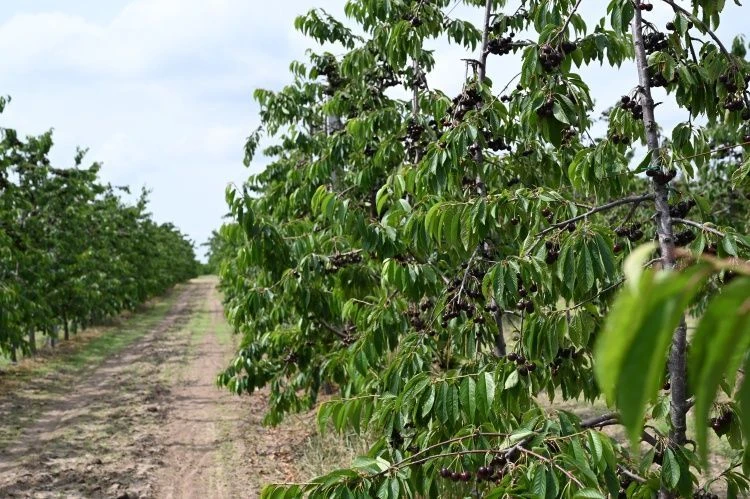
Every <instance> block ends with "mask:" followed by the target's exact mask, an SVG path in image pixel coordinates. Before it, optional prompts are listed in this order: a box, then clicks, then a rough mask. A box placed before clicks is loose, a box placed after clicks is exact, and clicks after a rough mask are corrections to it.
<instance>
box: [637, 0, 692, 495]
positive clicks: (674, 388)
mask: <svg viewBox="0 0 750 499" xmlns="http://www.w3.org/2000/svg"><path fill="white" fill-rule="evenodd" d="M642 26H643V19H642V17H641V11H640V10H639V9H638V8H636V9H635V15H634V16H633V23H632V31H633V41H634V44H635V59H636V63H637V66H638V79H639V83H640V88H639V91H640V99H641V101H640V102H641V107H642V109H643V124H644V126H645V128H646V141H647V144H648V149H649V151H650V152H651V153H652V155H651V167H652V168H653V169H658V172H659V173H661V172H662V165H661V160H660V156H659V135H658V129H657V125H656V119H655V118H654V100H653V98H652V96H651V85H650V83H649V77H648V76H649V75H648V59H647V57H646V48H645V44H644V41H643V30H642ZM667 185H668V181H667V182H665V181H664V180H663V179H661V178H659V177H658V176H655V177H654V178H653V182H652V186H653V192H654V201H655V205H656V214H657V217H656V231H657V234H658V237H659V248H660V250H661V260H662V266H663V267H664V268H665V269H673V268H674V267H675V244H674V236H673V233H672V217H671V216H670V214H669V202H668V187H667ZM645 299H648V298H645ZM686 348H687V328H686V326H685V319H684V317H683V318H682V320H681V321H680V325H679V326H678V327H677V329H676V330H675V332H674V336H673V338H672V347H671V351H670V355H669V378H670V384H671V388H670V393H671V400H670V419H671V422H672V428H671V430H670V432H669V443H670V445H676V446H681V445H684V444H685V442H686V441H687V438H686V435H685V432H686V429H687V424H686V415H687V411H688V408H689V407H688V400H687V368H686V361H685V351H686ZM659 496H660V497H662V498H668V497H672V494H670V493H669V492H668V491H666V490H665V489H662V490H661V491H660V493H659Z"/></svg>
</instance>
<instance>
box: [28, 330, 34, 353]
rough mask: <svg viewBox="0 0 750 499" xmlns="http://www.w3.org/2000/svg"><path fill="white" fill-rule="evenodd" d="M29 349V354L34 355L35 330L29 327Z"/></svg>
mask: <svg viewBox="0 0 750 499" xmlns="http://www.w3.org/2000/svg"><path fill="white" fill-rule="evenodd" d="M29 351H30V352H31V355H36V330H35V329H34V328H31V329H29Z"/></svg>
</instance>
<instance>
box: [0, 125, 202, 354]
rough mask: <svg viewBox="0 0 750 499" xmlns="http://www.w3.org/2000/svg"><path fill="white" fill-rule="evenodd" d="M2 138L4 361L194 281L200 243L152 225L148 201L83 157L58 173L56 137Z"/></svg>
mask: <svg viewBox="0 0 750 499" xmlns="http://www.w3.org/2000/svg"><path fill="white" fill-rule="evenodd" d="M0 138H1V139H2V140H1V141H0V352H4V353H8V354H10V355H11V356H12V357H14V358H15V356H16V350H18V349H21V350H22V351H23V352H24V353H29V352H31V351H33V350H34V349H35V348H36V340H35V338H36V334H37V333H38V332H41V333H43V334H45V335H48V336H49V337H50V339H51V340H52V341H54V340H56V339H57V337H58V331H59V330H60V329H61V328H62V330H63V331H64V335H65V338H66V339H67V337H68V336H69V334H70V329H71V327H72V329H73V331H76V330H77V329H78V328H79V327H85V326H87V325H89V324H91V323H93V322H96V321H100V320H102V319H105V318H107V317H110V316H113V315H116V314H118V313H119V312H121V311H123V310H132V309H134V308H135V307H136V306H137V305H139V304H141V303H143V302H144V301H146V300H147V299H149V298H151V297H153V296H155V295H159V294H161V293H164V292H165V291H166V290H167V289H169V288H170V287H171V286H173V285H174V284H175V283H177V282H181V281H184V280H186V279H189V278H191V277H193V276H194V275H195V274H196V271H197V265H198V264H197V262H196V260H195V255H194V251H193V246H192V243H191V242H190V241H188V240H187V238H186V237H185V236H184V235H183V234H181V233H180V232H179V230H177V228H176V227H174V226H173V225H172V224H158V223H156V222H155V221H154V220H153V219H152V218H151V215H150V213H148V211H147V209H148V204H147V192H145V191H143V192H142V193H141V195H140V196H139V198H138V200H137V202H136V203H135V204H133V205H128V204H126V203H125V202H123V201H122V200H121V198H120V197H119V192H118V191H125V192H128V191H127V188H115V187H112V186H110V185H106V184H103V183H102V182H101V181H100V179H99V178H98V173H99V170H100V166H99V165H98V164H96V163H94V164H92V165H91V166H90V167H82V166H81V163H82V161H83V157H84V154H85V151H82V150H79V152H78V154H77V155H76V158H75V166H74V167H72V168H64V169H61V168H56V167H53V166H52V165H51V164H50V161H49V159H48V154H49V152H50V149H51V148H52V145H53V142H52V134H51V132H47V133H44V134H42V135H41V136H38V137H27V138H26V139H25V140H24V139H20V138H19V137H18V134H17V133H16V131H15V130H13V129H10V128H3V129H0Z"/></svg>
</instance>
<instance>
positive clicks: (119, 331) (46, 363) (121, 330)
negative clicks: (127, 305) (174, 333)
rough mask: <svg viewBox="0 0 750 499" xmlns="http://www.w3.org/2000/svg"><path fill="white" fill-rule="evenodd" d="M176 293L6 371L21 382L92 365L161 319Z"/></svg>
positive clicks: (157, 299) (77, 370) (75, 337)
mask: <svg viewBox="0 0 750 499" xmlns="http://www.w3.org/2000/svg"><path fill="white" fill-rule="evenodd" d="M178 295H179V292H176V290H175V291H173V292H171V293H169V294H167V295H165V296H163V297H160V298H156V299H154V300H153V301H152V302H151V304H150V305H149V306H148V307H145V308H144V309H143V311H142V312H140V313H137V314H133V315H131V316H129V317H127V318H126V319H124V320H123V321H122V322H121V323H120V324H118V325H116V326H113V327H103V328H102V327H100V328H94V329H92V330H89V331H84V332H82V333H80V334H79V335H77V336H74V337H73V338H72V339H71V340H70V341H68V342H61V343H59V348H57V349H55V350H51V349H50V350H47V351H45V352H43V353H41V354H39V355H38V356H37V357H30V358H28V359H23V360H22V361H21V362H20V363H19V364H18V365H16V366H12V367H10V368H8V370H7V372H8V374H10V375H12V379H13V380H14V381H18V382H24V381H28V380H30V379H36V378H39V377H41V376H44V375H46V374H48V373H52V372H59V373H65V374H70V373H79V372H82V371H84V370H86V369H92V368H95V367H97V366H98V365H100V364H101V363H102V362H103V361H104V360H105V359H106V358H108V357H110V356H111V355H113V354H115V353H117V352H119V351H120V350H122V349H124V348H125V347H127V346H128V345H130V344H132V343H133V342H134V341H136V340H138V339H139V338H141V337H143V336H144V335H145V334H146V333H147V332H148V331H149V330H151V329H152V328H153V327H154V326H156V325H157V324H158V323H159V322H160V321H161V320H163V319H164V316H165V315H166V314H167V312H168V311H169V309H170V308H171V307H172V306H173V305H174V303H175V302H176V300H177V297H178Z"/></svg>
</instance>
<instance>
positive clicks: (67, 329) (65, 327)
mask: <svg viewBox="0 0 750 499" xmlns="http://www.w3.org/2000/svg"><path fill="white" fill-rule="evenodd" d="M63 330H64V333H63V338H65V341H68V340H69V339H70V326H69V324H68V317H67V316H63Z"/></svg>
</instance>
